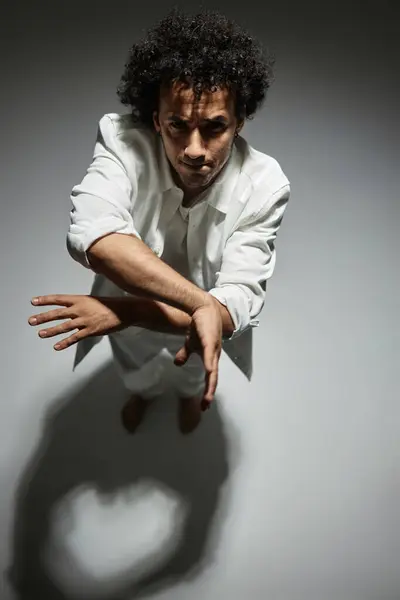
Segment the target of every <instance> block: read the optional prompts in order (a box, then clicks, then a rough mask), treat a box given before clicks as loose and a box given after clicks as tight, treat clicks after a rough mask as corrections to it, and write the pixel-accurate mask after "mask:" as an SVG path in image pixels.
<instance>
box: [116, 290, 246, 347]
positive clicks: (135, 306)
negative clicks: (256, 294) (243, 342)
mask: <svg viewBox="0 0 400 600" xmlns="http://www.w3.org/2000/svg"><path fill="white" fill-rule="evenodd" d="M212 300H213V301H215V302H216V303H217V306H218V307H219V309H220V312H221V319H222V335H223V337H230V336H231V335H232V333H233V331H234V329H235V327H234V324H233V321H232V318H231V315H230V313H229V311H228V309H227V308H226V307H225V306H224V305H223V304H221V303H220V302H218V300H216V299H215V298H212ZM108 305H109V306H111V308H112V310H113V311H114V312H115V313H117V314H118V316H119V318H120V320H121V322H122V324H123V325H124V327H125V328H126V327H131V326H132V325H134V326H136V327H143V328H144V329H151V330H152V331H160V332H163V333H172V334H176V335H182V334H185V333H186V332H187V330H188V328H189V326H190V323H191V320H192V318H191V316H190V315H188V314H187V313H186V312H184V311H182V310H180V309H179V308H175V307H173V306H169V305H168V304H166V303H165V302H160V301H158V300H151V299H148V298H138V297H135V298H112V299H108Z"/></svg>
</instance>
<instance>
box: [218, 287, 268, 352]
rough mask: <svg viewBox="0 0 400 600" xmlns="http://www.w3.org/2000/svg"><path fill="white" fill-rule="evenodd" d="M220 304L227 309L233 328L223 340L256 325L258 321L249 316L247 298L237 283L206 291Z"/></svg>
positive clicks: (237, 335) (238, 334) (229, 338)
mask: <svg viewBox="0 0 400 600" xmlns="http://www.w3.org/2000/svg"><path fill="white" fill-rule="evenodd" d="M208 293H209V294H211V295H212V296H214V298H216V299H217V300H218V301H219V302H221V304H223V305H224V306H226V308H227V309H228V311H229V313H230V315H231V317H232V321H233V324H234V326H235V329H234V331H233V333H232V335H231V336H229V337H228V336H224V337H223V340H225V341H227V340H232V339H234V338H236V337H239V336H240V335H241V334H242V333H243V332H244V331H246V329H249V328H250V327H258V325H259V323H260V321H259V320H258V319H252V318H251V317H250V306H249V299H248V297H247V295H246V293H245V292H244V291H243V290H242V289H240V288H239V287H238V286H237V285H224V286H221V287H216V288H212V289H211V290H209V291H208Z"/></svg>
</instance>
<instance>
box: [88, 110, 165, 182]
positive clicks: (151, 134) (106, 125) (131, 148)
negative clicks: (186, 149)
mask: <svg viewBox="0 0 400 600" xmlns="http://www.w3.org/2000/svg"><path fill="white" fill-rule="evenodd" d="M98 136H100V141H101V142H102V143H103V144H104V145H105V147H106V148H107V149H108V150H110V151H111V152H112V153H113V154H114V155H115V156H116V157H117V158H118V159H119V160H120V161H121V162H122V163H123V164H124V165H125V167H126V168H127V170H131V169H134V170H135V172H136V174H139V173H140V172H142V171H147V170H148V169H150V170H151V169H152V168H153V166H154V165H157V162H158V159H157V151H158V146H157V136H156V133H155V131H153V130H151V129H149V128H147V127H143V126H140V125H138V124H136V123H135V122H134V121H133V119H132V117H131V115H130V114H119V113H106V114H104V115H103V116H102V117H101V119H100V120H99V124H98Z"/></svg>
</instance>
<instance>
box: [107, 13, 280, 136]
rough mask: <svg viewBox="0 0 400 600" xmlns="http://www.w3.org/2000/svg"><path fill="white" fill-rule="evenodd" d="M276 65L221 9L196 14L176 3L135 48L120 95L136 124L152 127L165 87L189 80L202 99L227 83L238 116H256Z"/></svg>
mask: <svg viewBox="0 0 400 600" xmlns="http://www.w3.org/2000/svg"><path fill="white" fill-rule="evenodd" d="M274 63H275V58H274V56H273V55H272V54H268V55H266V54H264V51H263V49H262V46H261V44H260V42H258V41H257V40H256V39H255V38H254V37H252V36H251V35H249V33H248V32H246V31H245V30H244V29H243V28H242V27H240V26H239V25H237V24H236V23H235V22H234V21H233V20H231V19H228V18H227V17H226V16H224V15H222V14H221V13H219V12H218V11H214V10H207V9H201V11H200V12H198V13H196V14H195V15H192V16H191V15H189V14H186V13H184V12H182V11H181V10H180V9H179V8H177V7H174V8H173V9H172V10H171V11H170V12H169V13H168V14H167V16H165V17H164V18H163V19H161V21H159V23H158V24H157V25H156V26H154V27H153V28H151V29H149V30H148V31H147V34H146V36H145V37H144V38H143V39H142V40H140V41H139V42H137V43H135V44H133V46H132V47H131V48H130V50H129V58H128V61H127V63H126V64H125V69H124V73H123V75H122V77H121V80H120V82H119V85H118V88H117V95H118V97H119V99H120V101H121V103H122V104H124V105H125V106H129V107H130V108H131V112H132V117H133V120H134V121H135V122H136V123H140V124H141V125H144V126H149V127H152V126H153V112H154V111H157V110H158V105H159V96H160V89H161V87H162V86H164V85H166V86H169V85H171V84H172V83H173V82H175V81H179V82H184V83H186V84H188V85H190V87H192V88H193V89H194V91H195V94H196V97H197V98H200V97H201V94H202V92H203V90H210V91H214V90H215V89H217V88H218V87H226V88H228V89H229V90H230V91H231V93H233V94H234V98H235V102H236V104H235V106H236V116H237V117H238V118H239V119H245V118H247V119H251V118H252V117H253V116H254V114H255V112H256V111H257V110H258V108H259V107H260V106H261V104H262V103H263V101H264V99H265V96H266V92H267V89H268V88H269V86H270V85H271V83H272V82H273V66H274Z"/></svg>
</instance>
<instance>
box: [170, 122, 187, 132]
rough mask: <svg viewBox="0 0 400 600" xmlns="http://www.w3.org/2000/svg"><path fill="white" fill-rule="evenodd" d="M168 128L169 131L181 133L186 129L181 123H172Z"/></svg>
mask: <svg viewBox="0 0 400 600" xmlns="http://www.w3.org/2000/svg"><path fill="white" fill-rule="evenodd" d="M170 126H171V129H175V130H176V131H183V130H184V129H185V128H186V124H185V123H183V121H172V122H171V123H170Z"/></svg>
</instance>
